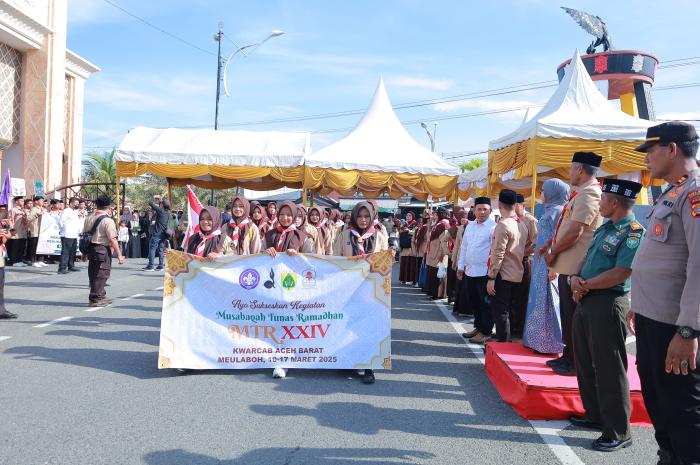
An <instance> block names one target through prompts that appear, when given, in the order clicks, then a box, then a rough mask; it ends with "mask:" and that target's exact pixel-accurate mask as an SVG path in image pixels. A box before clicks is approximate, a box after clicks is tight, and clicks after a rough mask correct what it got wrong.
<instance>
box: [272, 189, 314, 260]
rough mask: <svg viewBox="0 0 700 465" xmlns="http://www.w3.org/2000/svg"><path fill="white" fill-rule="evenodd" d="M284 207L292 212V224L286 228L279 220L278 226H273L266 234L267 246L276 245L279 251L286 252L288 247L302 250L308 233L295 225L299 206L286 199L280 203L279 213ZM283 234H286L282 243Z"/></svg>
mask: <svg viewBox="0 0 700 465" xmlns="http://www.w3.org/2000/svg"><path fill="white" fill-rule="evenodd" d="M283 208H289V211H290V212H291V214H292V224H291V225H290V226H289V228H287V229H285V228H283V227H282V226H281V225H280V224H279V220H278V221H277V225H276V227H274V228H271V229H270V230H269V231H267V233H266V234H265V246H266V247H267V248H268V249H269V248H270V247H274V248H275V249H277V251H278V252H284V251H286V250H287V249H294V250H297V251H301V248H302V246H303V245H304V241H305V240H306V233H304V231H300V230H299V229H297V227H296V226H295V225H294V218H296V216H297V206H296V205H295V204H294V202H291V201H289V200H285V201H284V202H282V203H281V204H280V205H279V208H278V209H277V213H279V212H281V211H282V209H283ZM292 227H293V229H292ZM285 231H286V234H285ZM282 235H284V238H283V239H282V243H281V244H280V243H279V242H280V238H281V237H282Z"/></svg>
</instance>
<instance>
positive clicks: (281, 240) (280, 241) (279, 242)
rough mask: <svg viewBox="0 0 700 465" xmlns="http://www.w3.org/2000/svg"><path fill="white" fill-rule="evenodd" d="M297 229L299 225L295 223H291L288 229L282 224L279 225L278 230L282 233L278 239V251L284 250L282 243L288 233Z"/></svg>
mask: <svg viewBox="0 0 700 465" xmlns="http://www.w3.org/2000/svg"><path fill="white" fill-rule="evenodd" d="M296 229H297V225H296V224H294V223H292V224H290V225H289V227H288V228H287V229H285V228H283V227H282V226H280V225H277V231H278V232H281V233H282V234H280V238H279V239H277V247H276V249H277V251H278V252H282V244H283V243H284V239H285V238H286V237H287V233H288V232H291V231H296Z"/></svg>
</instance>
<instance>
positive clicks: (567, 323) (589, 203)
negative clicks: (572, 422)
mask: <svg viewBox="0 0 700 465" xmlns="http://www.w3.org/2000/svg"><path fill="white" fill-rule="evenodd" d="M602 193H603V192H602V190H601V188H600V184H599V183H598V180H597V179H595V178H593V179H591V180H590V181H588V182H587V183H585V184H583V185H581V186H576V187H574V188H573V189H572V193H571V196H570V197H569V199H570V200H569V202H568V203H567V204H566V206H565V211H563V212H562V216H561V219H560V220H559V221H560V222H559V224H558V226H557V230H556V231H555V241H556V238H560V237H562V236H563V235H564V233H566V231H567V230H569V228H571V227H572V226H573V222H574V221H576V222H579V223H583V224H585V225H586V227H585V228H584V229H583V233H582V234H581V237H579V239H578V241H576V243H575V244H574V245H573V246H571V247H570V248H569V249H567V250H565V251H563V252H561V253H560V254H558V255H557V256H556V258H555V260H554V263H553V264H552V270H554V271H555V272H556V273H558V274H559V281H558V287H559V299H560V304H559V314H560V316H561V335H562V340H563V342H564V354H563V357H564V358H566V359H568V360H570V361H571V364H572V365H574V364H575V360H574V351H573V318H574V312H575V310H576V303H575V302H574V297H573V293H572V292H571V286H570V285H569V282H568V279H569V276H576V275H578V274H579V273H580V272H581V268H582V267H583V262H584V260H585V259H586V253H587V252H588V247H589V246H590V245H591V240H593V234H594V233H595V231H596V230H597V229H598V228H599V227H600V225H601V224H603V217H602V216H600V211H599V206H600V197H601V196H602ZM554 243H555V242H553V243H552V245H554Z"/></svg>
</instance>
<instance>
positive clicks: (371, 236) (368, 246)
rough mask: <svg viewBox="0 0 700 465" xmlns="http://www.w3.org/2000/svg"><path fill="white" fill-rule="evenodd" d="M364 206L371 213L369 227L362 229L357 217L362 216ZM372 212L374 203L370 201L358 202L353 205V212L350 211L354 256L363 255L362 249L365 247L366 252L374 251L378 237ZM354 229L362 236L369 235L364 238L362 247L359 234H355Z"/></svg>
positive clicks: (351, 240) (351, 241)
mask: <svg viewBox="0 0 700 465" xmlns="http://www.w3.org/2000/svg"><path fill="white" fill-rule="evenodd" d="M363 208H365V209H367V212H368V213H369V227H368V228H366V229H361V228H360V226H359V225H358V224H357V218H358V217H359V216H360V210H362V209H363ZM372 213H373V210H372V204H371V203H369V202H358V203H357V204H355V206H354V207H353V209H352V212H350V230H351V233H350V245H351V246H352V254H353V256H357V255H361V254H362V252H361V250H362V249H364V253H372V252H374V241H375V239H376V237H377V231H376V230H375V227H374V224H372V221H373V215H372ZM352 231H355V232H357V233H358V234H359V235H360V236H362V237H364V236H365V235H368V236H367V237H365V238H364V239H363V240H362V247H360V244H359V243H358V237H357V235H356V234H353V233H352Z"/></svg>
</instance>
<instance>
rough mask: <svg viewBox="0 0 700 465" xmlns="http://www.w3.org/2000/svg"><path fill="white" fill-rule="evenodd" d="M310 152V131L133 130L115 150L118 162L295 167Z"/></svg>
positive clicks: (145, 128)
mask: <svg viewBox="0 0 700 465" xmlns="http://www.w3.org/2000/svg"><path fill="white" fill-rule="evenodd" d="M309 153H311V136H310V134H309V133H292V132H277V131H270V132H253V131H216V130H213V129H172V128H171V129H156V128H147V127H137V128H135V129H132V130H131V131H130V132H129V133H128V134H127V135H126V137H124V140H122V143H121V144H120V145H119V148H118V149H117V151H116V159H117V161H119V162H125V163H129V162H136V163H154V164H165V165H219V166H248V167H268V168H274V167H278V168H280V167H297V166H301V165H303V164H304V157H305V156H307V155H308V154H309Z"/></svg>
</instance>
